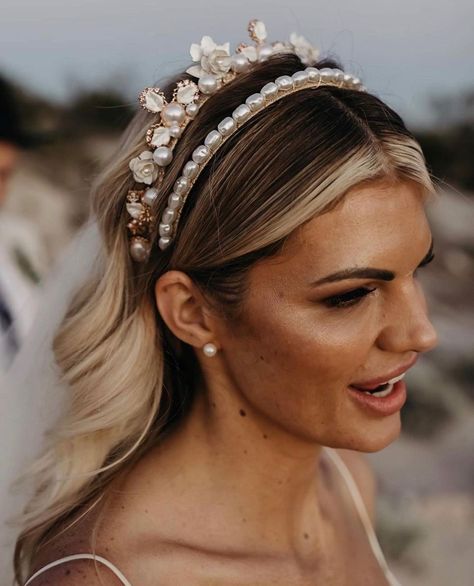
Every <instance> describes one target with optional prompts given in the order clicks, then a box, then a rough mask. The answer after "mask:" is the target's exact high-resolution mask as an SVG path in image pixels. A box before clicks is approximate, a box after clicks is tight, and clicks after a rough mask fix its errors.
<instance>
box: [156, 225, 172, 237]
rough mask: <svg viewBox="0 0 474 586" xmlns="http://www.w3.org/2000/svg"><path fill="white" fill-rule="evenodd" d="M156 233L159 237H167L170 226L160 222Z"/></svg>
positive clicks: (169, 232)
mask: <svg viewBox="0 0 474 586" xmlns="http://www.w3.org/2000/svg"><path fill="white" fill-rule="evenodd" d="M158 231H159V233H160V236H169V235H170V234H171V225H170V224H165V223H164V222H160V225H159V226H158Z"/></svg>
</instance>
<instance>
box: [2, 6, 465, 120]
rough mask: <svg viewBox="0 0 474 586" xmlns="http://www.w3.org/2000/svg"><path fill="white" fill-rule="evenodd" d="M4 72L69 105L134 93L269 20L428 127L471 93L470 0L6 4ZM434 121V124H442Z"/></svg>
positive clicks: (271, 32)
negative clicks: (109, 88)
mask: <svg viewBox="0 0 474 586" xmlns="http://www.w3.org/2000/svg"><path fill="white" fill-rule="evenodd" d="M0 8H1V12H0V71H3V72H6V73H8V74H11V75H13V76H14V77H15V78H16V79H18V80H19V81H21V82H23V83H24V84H26V85H27V86H30V87H31V88H33V89H34V90H36V91H37V92H39V93H40V94H43V95H46V96H48V97H51V98H54V99H58V100H64V99H66V98H67V96H68V95H71V93H72V92H73V91H74V90H75V89H76V88H77V87H78V86H80V85H85V86H93V85H94V84H95V83H98V82H100V81H101V80H103V81H105V82H107V83H109V84H118V85H120V87H121V88H123V89H125V91H126V92H127V94H128V95H129V96H130V98H131V99H135V97H136V95H137V93H138V92H139V90H141V89H142V88H143V87H146V86H147V85H151V84H153V83H154V82H156V81H157V80H160V79H162V78H163V77H165V76H166V75H168V74H169V73H171V72H173V71H175V70H177V69H180V68H184V67H186V66H187V65H188V64H190V63H191V60H190V56H189V47H190V45H191V43H192V42H199V41H200V39H201V37H202V36H203V35H204V34H208V35H210V36H211V37H212V38H213V39H214V40H215V41H216V42H217V43H219V44H221V43H224V42H226V41H230V43H231V52H233V51H234V48H235V46H236V45H237V44H238V43H239V42H241V41H248V36H247V30H246V29H247V23H248V21H249V20H250V19H252V18H259V19H261V20H263V21H264V22H265V24H266V26H267V31H268V36H269V39H268V40H269V41H275V40H287V39H288V38H289V34H290V32H291V31H296V32H298V33H299V34H302V35H304V36H305V37H306V38H307V39H308V40H309V41H310V42H311V43H312V44H313V45H316V46H317V47H319V48H320V50H321V52H322V53H323V55H324V54H327V53H331V54H335V55H336V56H338V57H340V58H341V59H342V62H343V65H344V66H345V69H346V71H349V72H350V73H354V74H356V75H358V76H359V77H360V78H361V79H362V81H363V83H364V84H365V85H366V86H367V87H368V88H369V90H370V91H373V92H374V93H376V94H377V95H378V96H379V97H380V98H382V99H383V100H385V101H386V102H387V103H388V104H389V105H390V106H392V107H393V108H395V109H396V110H397V111H398V112H399V114H400V115H401V116H402V117H403V118H404V119H405V121H406V122H407V123H408V124H412V125H416V126H419V127H422V126H424V125H427V124H430V123H431V122H432V121H433V118H432V112H431V110H430V108H429V102H428V96H429V95H432V94H435V95H440V94H441V95H442V94H450V93H456V91H459V90H463V89H467V88H469V87H472V86H474V62H473V61H474V59H473V53H474V34H473V30H472V27H473V23H474V1H473V0H456V2H455V3H447V2H433V0H398V1H384V0H358V1H356V0H312V1H310V0H291V1H290V0H286V1H284V2H283V1H281V0H253V1H252V2H249V1H248V0H241V1H240V2H238V3H237V2H224V1H220V2H217V1H216V0H200V1H198V0H194V1H190V0H178V1H172V0H167V1H166V2H165V1H163V0H154V1H151V0H133V1H128V2H127V1H124V0H122V1H121V2H118V1H117V0H2V1H1V4H0ZM435 122H436V121H435Z"/></svg>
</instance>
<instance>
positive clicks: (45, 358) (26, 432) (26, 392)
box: [0, 220, 102, 584]
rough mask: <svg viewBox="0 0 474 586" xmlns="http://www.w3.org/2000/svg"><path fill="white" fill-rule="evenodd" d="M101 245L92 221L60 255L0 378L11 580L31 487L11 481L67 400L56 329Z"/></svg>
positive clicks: (2, 502)
mask: <svg viewBox="0 0 474 586" xmlns="http://www.w3.org/2000/svg"><path fill="white" fill-rule="evenodd" d="M101 250H102V244H101V239H100V236H99V232H98V229H97V225H96V223H95V221H93V220H90V221H89V222H88V223H87V224H86V225H85V226H84V227H83V228H82V229H81V230H80V231H79V232H78V234H77V235H76V237H75V238H74V239H73V241H72V242H71V244H70V245H69V247H68V248H67V249H66V250H65V251H64V253H63V254H62V255H60V259H59V262H58V263H57V265H56V267H55V268H54V269H53V271H52V272H51V274H50V275H49V277H48V278H47V279H46V282H45V283H44V285H43V288H42V293H41V298H40V303H39V312H38V315H37V316H36V319H35V321H34V323H33V326H32V328H31V330H30V333H29V335H28V336H27V339H26V341H25V343H24V344H23V346H22V347H21V349H20V351H19V353H18V354H17V356H16V358H15V360H14V362H13V364H12V366H11V367H10V369H9V371H8V373H7V374H6V375H4V376H3V378H2V379H1V380H0V408H1V425H0V442H1V443H0V445H1V464H0V523H1V530H0V537H1V547H0V551H1V556H0V575H2V577H3V578H6V579H7V580H9V581H10V582H11V579H13V562H12V555H13V547H14V542H15V539H16V536H17V533H18V528H17V527H15V526H13V525H12V523H11V519H12V517H14V516H15V515H17V514H18V513H20V511H21V510H22V508H23V506H24V505H25V504H26V501H27V498H28V495H29V492H30V489H29V487H28V483H25V484H24V485H20V486H17V485H14V486H12V485H13V483H14V481H15V480H16V479H17V478H18V476H19V475H20V474H21V473H22V472H24V471H25V469H26V467H27V466H28V465H29V463H30V462H31V461H32V460H33V459H34V458H35V457H36V456H37V455H38V454H39V452H40V451H41V447H42V443H43V439H44V434H45V432H47V430H48V428H49V427H50V426H52V425H53V424H54V422H55V421H56V419H57V418H58V416H59V415H60V413H61V409H62V407H63V406H64V405H65V401H66V392H65V388H64V386H63V385H62V384H61V383H60V381H59V376H58V371H57V369H56V368H55V364H54V359H53V353H52V348H51V345H52V340H53V335H54V331H55V330H56V328H57V326H58V325H59V323H60V322H61V319H62V318H63V316H64V314H65V312H66V309H67V306H68V303H69V301H70V299H71V297H72V295H73V294H74V292H75V291H76V290H77V289H78V287H79V286H80V285H81V284H82V283H83V282H85V281H86V280H87V279H88V277H89V276H90V275H91V274H93V273H94V271H96V270H99V269H100V266H101V259H102V255H101ZM7 580H6V581H5V582H4V583H5V584H6V583H8V582H7ZM2 581H3V580H2Z"/></svg>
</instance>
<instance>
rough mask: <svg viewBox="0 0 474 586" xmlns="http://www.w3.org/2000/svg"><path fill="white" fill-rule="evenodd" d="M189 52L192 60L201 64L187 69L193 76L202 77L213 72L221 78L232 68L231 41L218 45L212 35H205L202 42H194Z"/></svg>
mask: <svg viewBox="0 0 474 586" xmlns="http://www.w3.org/2000/svg"><path fill="white" fill-rule="evenodd" d="M189 52H190V54H191V58H192V60H193V61H194V62H198V63H199V65H192V66H191V67H189V68H188V69H186V73H189V74H190V75H192V76H193V77H197V78H200V77H202V76H203V75H207V74H211V75H214V76H215V77H217V78H221V77H223V76H224V75H225V74H226V73H228V71H229V69H230V65H231V56H230V43H224V44H223V45H216V43H215V42H214V41H213V40H212V38H211V37H210V36H208V35H204V36H203V37H202V39H201V44H200V45H198V44H197V43H193V44H192V45H191V48H190V50H189Z"/></svg>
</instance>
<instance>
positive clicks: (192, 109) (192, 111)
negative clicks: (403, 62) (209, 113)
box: [186, 102, 199, 118]
mask: <svg viewBox="0 0 474 586" xmlns="http://www.w3.org/2000/svg"><path fill="white" fill-rule="evenodd" d="M198 112H199V104H196V103H195V102H192V103H191V104H188V105H187V106H186V114H187V115H188V116H189V117H190V118H194V117H195V116H196V114H197V113H198Z"/></svg>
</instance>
